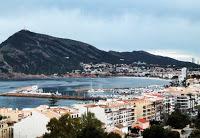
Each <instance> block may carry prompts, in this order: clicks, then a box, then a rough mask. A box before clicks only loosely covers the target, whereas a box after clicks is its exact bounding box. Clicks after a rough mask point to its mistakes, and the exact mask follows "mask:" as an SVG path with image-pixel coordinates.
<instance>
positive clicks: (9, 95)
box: [0, 93, 105, 101]
mask: <svg viewBox="0 0 200 138" xmlns="http://www.w3.org/2000/svg"><path fill="white" fill-rule="evenodd" d="M0 96H4V97H27V98H47V99H49V98H52V97H53V98H56V99H68V100H81V101H90V100H92V101H98V100H105V99H104V98H101V97H84V96H68V95H53V96H52V95H41V94H24V93H2V94H0Z"/></svg>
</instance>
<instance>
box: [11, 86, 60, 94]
mask: <svg viewBox="0 0 200 138" xmlns="http://www.w3.org/2000/svg"><path fill="white" fill-rule="evenodd" d="M10 93H19V94H27V95H42V96H43V95H44V96H51V95H56V96H61V95H62V94H61V93H59V92H58V91H56V92H55V93H50V92H44V91H43V89H42V88H39V87H38V85H33V86H28V87H22V88H18V89H16V90H14V91H11V92H10Z"/></svg>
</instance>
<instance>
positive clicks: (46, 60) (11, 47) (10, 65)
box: [0, 30, 197, 74]
mask: <svg viewBox="0 0 200 138" xmlns="http://www.w3.org/2000/svg"><path fill="white" fill-rule="evenodd" d="M120 59H124V61H122V60H120ZM137 61H141V62H146V63H148V64H159V65H176V66H197V65H196V64H193V63H189V62H182V61H178V60H175V59H172V58H168V57H162V56H156V55H152V54H150V53H147V52H144V51H133V52H115V51H109V52H106V51H103V50H99V49H97V48H95V47H94V46H91V45H89V44H86V43H83V42H79V41H75V40H70V39H63V38H56V37H52V36H48V35H44V34H38V33H34V32H30V31H28V30H21V31H19V32H17V33H15V34H14V35H12V36H10V37H9V38H8V39H7V40H6V41H4V42H3V43H1V44H0V71H1V72H5V73H6V72H19V73H27V74H52V73H65V72H67V71H71V70H73V69H80V63H81V62H83V63H90V62H93V63H101V62H107V63H112V64H116V63H127V64H131V63H133V62H137Z"/></svg>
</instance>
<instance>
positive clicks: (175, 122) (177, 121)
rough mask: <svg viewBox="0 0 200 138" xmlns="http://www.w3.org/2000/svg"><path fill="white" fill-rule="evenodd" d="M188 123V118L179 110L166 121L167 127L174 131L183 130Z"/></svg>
mask: <svg viewBox="0 0 200 138" xmlns="http://www.w3.org/2000/svg"><path fill="white" fill-rule="evenodd" d="M189 123H190V120H189V117H188V116H187V115H185V114H182V113H181V112H180V111H179V110H175V111H174V112H173V113H172V114H171V115H169V118H168V120H167V125H170V126H171V127H173V128H175V129H183V128H184V127H185V126H186V125H188V124H189Z"/></svg>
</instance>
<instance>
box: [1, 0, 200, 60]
mask: <svg viewBox="0 0 200 138" xmlns="http://www.w3.org/2000/svg"><path fill="white" fill-rule="evenodd" d="M24 28H25V29H28V30H30V31H33V32H38V33H44V34H48V35H53V36H56V37H62V38H69V39H75V40H79V41H83V42H86V43H89V44H91V45H93V46H95V47H97V48H99V49H102V50H106V51H109V50H115V51H134V50H144V51H148V52H150V53H153V54H156V55H162V56H169V57H172V58H176V59H179V60H184V61H192V58H195V60H196V61H198V60H199V61H200V56H199V53H200V1H199V0H107V1H106V0H6V1H3V2H1V5H0V42H3V41H4V40H6V39H7V38H8V37H9V36H10V35H12V34H14V33H15V32H17V31H19V30H21V29H24Z"/></svg>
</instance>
